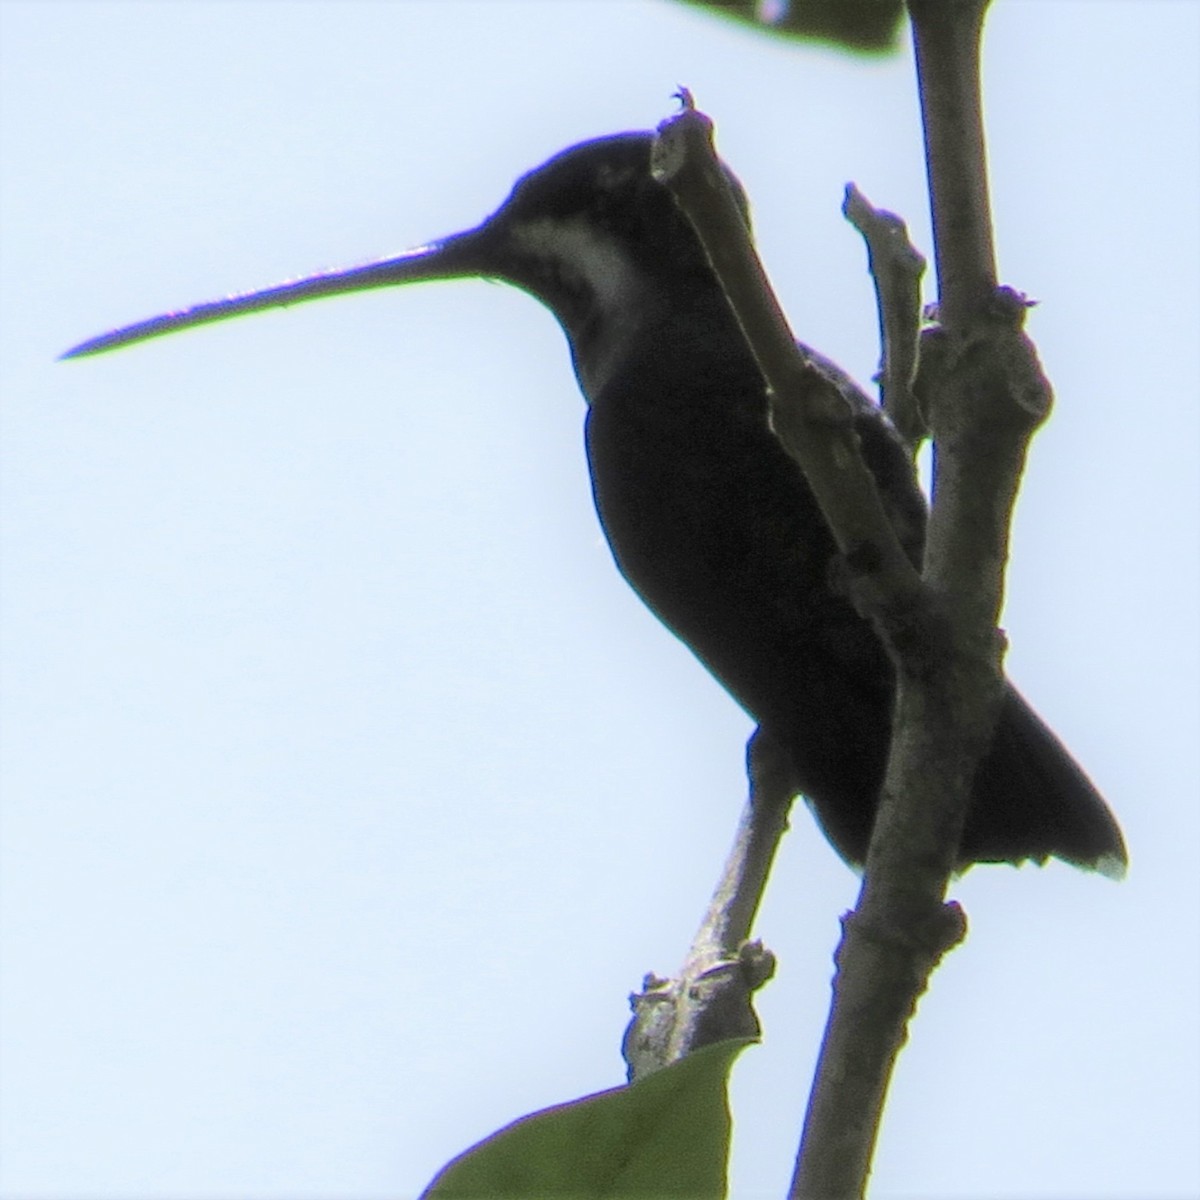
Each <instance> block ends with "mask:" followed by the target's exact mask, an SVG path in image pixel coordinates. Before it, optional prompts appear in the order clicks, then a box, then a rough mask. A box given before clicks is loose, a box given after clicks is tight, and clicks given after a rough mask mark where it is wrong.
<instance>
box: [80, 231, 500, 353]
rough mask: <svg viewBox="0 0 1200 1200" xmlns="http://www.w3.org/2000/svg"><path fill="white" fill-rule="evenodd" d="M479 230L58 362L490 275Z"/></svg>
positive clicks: (209, 307) (127, 332)
mask: <svg viewBox="0 0 1200 1200" xmlns="http://www.w3.org/2000/svg"><path fill="white" fill-rule="evenodd" d="M480 233H481V231H480V230H478V229H472V230H470V231H469V232H467V233H457V234H454V235H453V236H451V237H448V238H444V239H443V240H442V241H440V242H434V243H432V244H431V245H428V246H420V247H418V248H417V249H415V250H410V251H408V252H406V253H404V254H401V255H398V256H397V257H395V258H383V259H379V260H378V261H377V262H370V263H363V264H362V265H361V266H358V267H348V268H346V269H344V270H337V271H322V272H321V273H319V274H317V275H307V276H305V277H304V278H302V279H290V280H288V281H287V282H286V283H279V284H276V285H275V286H274V287H269V288H264V289H263V290H262V291H258V292H242V293H240V294H238V295H235V296H226V297H224V298H223V299H221V300H210V301H208V302H207V303H204V304H195V305H193V306H192V307H191V308H184V309H180V310H179V311H178V312H169V313H163V314H162V315H161V316H158V317H151V318H149V320H146V321H138V322H137V323H136V324H134V325H126V326H124V327H123V328H121V329H114V330H112V331H111V332H109V333H102V334H101V335H100V336H99V337H94V338H89V339H88V340H87V341H86V342H80V343H79V345H78V346H72V347H71V349H70V350H68V351H66V353H65V354H61V355H59V357H60V358H83V357H84V356H85V355H88V354H102V353H103V352H104V351H106V350H116V349H117V348H118V347H120V346H130V345H133V343H134V342H144V341H146V340H147V339H148V338H154V337H161V336H162V335H163V334H166V333H175V332H177V331H178V330H181V329H191V328H192V327H193V326H195V325H207V324H209V323H210V322H212V321H224V320H226V319H227V318H229V317H239V316H241V315H242V314H243V313H252V312H260V311H261V310H262V309H265V308H283V307H286V306H287V305H289V304H299V303H300V302H301V301H304V300H318V299H320V298H321V297H322V296H340V295H342V294H344V293H346V292H365V291H368V290H369V289H371V288H381V287H394V286H396V285H397V284H403V283H418V282H421V281H423V280H432V279H462V278H464V277H466V276H473V275H484V274H487V273H488V272H487V261H486V258H487V256H486V253H485V252H484V250H483V246H482V238H481V236H480Z"/></svg>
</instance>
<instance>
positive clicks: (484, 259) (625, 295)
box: [63, 132, 747, 390]
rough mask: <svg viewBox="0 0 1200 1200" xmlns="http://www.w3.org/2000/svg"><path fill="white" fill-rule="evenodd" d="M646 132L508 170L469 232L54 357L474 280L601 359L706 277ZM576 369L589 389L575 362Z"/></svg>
mask: <svg viewBox="0 0 1200 1200" xmlns="http://www.w3.org/2000/svg"><path fill="white" fill-rule="evenodd" d="M653 140H654V135H653V134H652V133H648V132H647V133H623V134H616V135H613V136H611V137H605V138H598V139H596V140H594V141H589V142H582V143H580V144H579V145H577V146H572V147H571V148H570V149H568V150H564V151H562V153H560V154H557V155H555V156H554V157H553V158H552V159H550V160H549V161H548V162H546V163H544V164H543V165H542V166H540V167H538V168H537V169H536V170H533V171H530V172H529V173H528V174H527V175H524V176H523V177H522V178H521V179H519V180H518V181H517V183H516V186H515V187H514V188H513V190H512V192H511V194H510V195H509V197H508V199H507V200H506V201H505V202H504V203H503V204H502V205H501V206H500V208H499V209H498V210H497V211H496V212H495V213H494V214H493V215H492V216H491V217H489V218H488V219H487V220H486V221H484V222H483V224H481V225H479V226H478V227H476V228H475V229H471V230H468V231H466V232H465V233H459V234H453V235H451V236H449V237H446V238H443V239H441V240H440V241H437V242H433V243H431V244H429V245H427V246H422V247H420V248H418V249H416V250H412V251H409V252H408V253H405V254H402V255H399V256H398V257H395V258H388V259H382V260H380V261H377V262H371V263H366V264H364V265H362V266H357V267H351V268H348V269H346V270H339V271H330V272H324V273H321V274H319V275H312V276H308V277H305V278H302V279H297V280H291V281H289V282H287V283H283V284H279V285H277V286H275V287H271V288H266V289H263V290H262V291H256V292H249V293H244V294H241V295H235V296H229V297H226V298H224V299H221V300H216V301H212V302H209V303H206V304H199V305H196V306H194V307H191V308H187V309H183V310H180V311H177V312H171V313H166V314H163V315H162V316H158V317H153V318H151V319H150V320H147V321H141V322H138V323H137V324H135V325H129V326H126V327H124V328H121V329H117V330H114V331H113V332H111V333H107V334H102V335H101V336H100V337H97V338H92V339H91V340H89V341H86V342H83V343H81V344H80V345H78V346H76V347H74V348H73V349H71V350H69V351H67V353H66V354H65V355H64V356H63V357H64V358H72V357H79V356H82V355H87V354H97V353H100V352H101V351H104V350H110V349H115V348H117V347H119V346H125V345H129V344H131V343H134V342H138V341H143V340H145V339H147V338H151V337H157V336H161V335H162V334H166V333H173V332H176V331H177V330H181V329H187V328H191V327H192V326H195V325H202V324H207V323H209V322H211V321H220V320H224V319H226V318H228V317H234V316H238V315H240V314H243V313H247V312H256V311H260V310H262V309H266V308H272V307H276V306H281V305H286V304H295V303H297V302H299V301H302V300H310V299H317V298H319V297H322V296H332V295H341V294H344V293H347V292H358V291H365V290H368V289H371V288H380V287H393V286H398V285H400V284H405V283H416V282H421V281H424V280H434V279H461V278H468V277H485V278H493V279H502V280H504V281H506V282H508V283H512V284H515V285H516V286H518V287H520V288H523V289H524V290H526V291H528V292H530V293H531V294H533V295H534V296H536V297H537V298H538V299H540V300H541V301H542V302H543V303H545V304H546V305H547V306H548V307H549V308H550V309H551V310H552V311H553V312H554V314H555V316H557V317H558V319H559V321H560V322H561V323H562V325H563V327H564V329H565V330H566V332H567V334H568V336H569V337H570V339H571V341H572V345H573V347H574V350H575V354H576V360H577V363H579V362H580V359H581V357H583V358H587V357H590V358H591V359H592V360H593V361H595V360H602V359H603V358H604V357H605V353H604V352H603V345H610V344H612V343H613V341H614V340H616V338H618V337H619V336H620V334H621V332H622V330H624V329H625V327H626V326H628V325H629V323H630V322H635V321H638V320H644V319H645V317H646V315H647V309H648V308H650V309H653V308H654V307H655V306H669V305H671V304H672V303H674V302H676V300H678V299H679V298H685V297H687V296H688V295H690V294H693V293H694V292H695V290H696V289H697V288H698V287H711V286H713V282H712V275H711V272H710V271H709V268H708V264H707V261H706V259H705V257H704V252H703V250H702V249H701V247H700V244H699V242H698V240H697V238H696V236H695V234H694V233H693V231H692V228H691V226H690V224H689V223H688V221H687V219H686V218H685V217H684V216H683V214H682V213H681V212H680V211H679V209H678V208H677V207H676V205H675V202H674V200H673V198H672V197H671V195H670V193H669V192H668V191H667V189H666V188H665V187H663V186H662V185H661V184H659V183H658V182H657V181H656V180H655V179H654V178H653V176H652V174H651V171H650V151H651V147H652V145H653ZM729 178H730V181H731V182H732V184H733V186H734V190H735V192H736V194H737V196H738V199H739V203H740V204H741V205H742V209H743V212H745V211H747V207H746V203H745V197H744V193H743V192H742V189H741V187H740V185H738V183H737V181H736V179H734V178H733V176H732V174H730V175H729ZM596 345H600V346H601V349H600V350H599V351H596V349H595V347H596ZM597 369H598V370H599V371H600V373H601V374H602V373H603V371H602V368H597ZM580 373H581V376H582V377H584V383H585V390H590V389H588V387H587V385H588V379H587V378H586V376H587V367H586V365H585V364H581V365H580ZM594 382H595V381H594V380H593V383H594Z"/></svg>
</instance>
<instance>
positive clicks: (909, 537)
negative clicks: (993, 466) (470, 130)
mask: <svg viewBox="0 0 1200 1200" xmlns="http://www.w3.org/2000/svg"><path fill="white" fill-rule="evenodd" d="M653 139H654V134H653V133H651V132H631V133H623V134H616V135H613V136H609V137H602V138H598V139H595V140H591V141H586V142H582V143H580V144H578V145H575V146H572V147H570V148H568V149H566V150H564V151H562V152H561V153H559V154H557V155H555V156H554V157H553V158H551V159H550V160H549V161H548V162H546V163H545V164H543V165H542V166H540V167H538V168H536V169H535V170H533V171H530V172H529V173H528V174H526V175H524V176H523V177H522V178H520V179H519V180H518V181H517V183H516V185H515V186H514V187H513V189H512V192H511V194H510V195H509V197H508V199H507V200H505V202H504V203H503V204H502V205H501V206H500V208H499V209H497V211H496V212H495V213H494V214H493V215H492V216H490V217H489V218H488V219H487V220H485V221H484V222H483V223H482V224H480V225H479V226H477V227H476V228H474V229H471V230H468V231H466V232H463V233H457V234H453V235H451V236H448V237H445V238H442V239H441V240H440V241H437V242H433V243H430V244H428V245H425V246H422V247H419V248H417V249H415V250H412V251H409V252H407V253H405V254H402V255H399V256H397V257H393V258H387V259H382V260H379V261H376V262H371V263H367V264H365V265H362V266H357V267H352V268H349V269H347V270H341V271H331V272H325V273H321V274H317V275H312V276H308V277H306V278H302V279H298V280H293V281H290V282H287V283H283V284H280V285H277V286H275V287H270V288H267V289H265V290H262V291H257V292H250V293H245V294H242V295H235V296H230V297H226V298H224V299H221V300H216V301H213V302H210V303H206V304H199V305H196V306H194V307H192V308H187V309H183V310H181V311H177V312H171V313H167V314H164V315H162V316H158V317H154V318H151V319H150V320H146V321H141V322H139V323H137V324H134V325H130V326H127V327H125V328H122V329H118V330H115V331H113V332H111V333H107V334H103V335H101V336H100V337H97V338H93V339H91V340H89V341H86V342H83V343H81V344H80V345H78V346H76V347H74V348H73V349H72V350H70V351H68V352H67V353H66V354H65V355H64V356H63V357H65V358H66V357H79V356H82V355H88V354H95V353H98V352H100V351H104V350H109V349H114V348H116V347H118V346H123V345H127V344H129V343H132V342H137V341H141V340H144V339H146V338H150V337H155V336H158V335H161V334H165V333H171V332H174V331H176V330H180V329H185V328H188V327H190V326H194V325H200V324H204V323H207V322H210V321H217V320H222V319H224V318H227V317H232V316H237V315H239V314H242V313H248V312H255V311H259V310H262V309H266V308H271V307H275V306H279V305H285V304H292V303H295V302H297V301H302V300H308V299H315V298H318V297H321V296H332V295H338V294H341V293H345V292H357V291H363V290H366V289H369V288H379V287H392V286H395V285H399V284H407V283H415V282H419V281H423V280H445V279H459V278H465V277H484V278H489V279H495V280H499V281H502V282H505V283H508V284H511V285H514V286H515V287H517V288H519V289H521V290H523V291H525V292H527V293H528V294H530V295H531V296H533V297H534V298H535V299H537V300H539V301H541V303H542V304H543V305H544V306H545V307H546V308H548V309H549V310H550V312H551V313H552V314H553V315H554V316H555V317H556V318H557V319H558V322H559V324H560V325H561V326H562V329H563V331H564V333H565V334H566V338H567V343H568V346H569V349H570V353H571V358H572V361H573V364H574V368H575V374H576V377H577V379H578V382H579V387H580V390H581V391H582V393H583V396H584V399H585V400H586V402H587V416H586V447H587V459H588V467H589V471H590V474H591V482H592V492H593V496H594V500H595V505H596V512H597V514H598V516H599V519H600V524H601V526H602V527H603V531H604V534H605V537H606V538H607V541H608V545H609V547H610V548H611V551H612V555H613V558H614V560H615V562H616V565H617V568H618V570H619V571H620V572H621V574H622V575H623V576H624V578H625V579H626V580H627V581H628V583H629V584H630V586H631V587H632V588H633V590H634V591H635V592H636V593H637V594H638V595H639V596H640V597H641V599H642V600H643V601H644V602H645V604H646V605H647V606H648V607H649V608H650V610H651V611H652V612H653V613H654V614H655V615H656V616H657V617H658V618H659V619H660V620H661V622H662V623H663V624H664V625H665V626H666V627H667V628H668V629H669V630H671V631H672V632H673V633H674V634H675V635H676V636H677V637H679V638H680V639H681V640H682V641H683V642H684V643H685V644H686V645H687V646H688V647H689V649H690V650H691V651H692V653H693V654H695V656H696V657H697V658H698V659H699V660H700V662H701V663H702V664H703V665H704V666H705V667H706V668H707V670H708V671H709V672H710V673H711V674H712V676H713V677H714V678H715V679H716V680H717V681H718V682H719V683H720V684H721V685H722V686H723V687H724V688H725V690H726V691H727V692H728V693H729V695H730V696H732V698H733V699H734V700H735V701H736V702H737V703H738V704H739V705H741V707H742V708H743V709H744V710H745V711H746V712H747V713H748V714H749V716H750V717H751V718H752V719H753V720H754V721H755V722H756V723H757V726H758V728H757V730H756V734H755V736H759V737H766V738H767V739H769V741H770V742H771V743H772V744H773V748H774V749H775V750H776V751H777V752H778V753H780V754H781V755H782V761H783V763H784V764H785V766H786V771H787V773H788V778H789V784H788V786H789V787H790V788H791V791H792V794H793V795H801V796H803V797H804V799H805V800H806V802H807V803H808V806H809V808H810V809H811V810H812V812H813V814H814V815H815V817H816V820H817V822H818V824H819V825H820V827H821V829H822V830H823V832H824V833H825V835H826V837H827V838H828V840H829V841H830V843H831V844H832V845H833V847H834V849H835V850H836V851H837V853H838V854H839V855H840V856H841V857H842V858H843V859H844V860H845V861H846V862H847V863H849V864H850V865H851V866H855V867H858V866H861V865H862V864H863V863H864V862H865V860H866V855H867V846H868V843H869V841H870V836H871V829H872V825H873V823H874V818H875V812H876V808H877V805H878V796H879V791H880V787H881V784H882V781H883V775H884V769H885V765H886V760H887V753H888V745H889V740H890V736H891V714H892V702H893V696H894V691H895V677H894V671H893V668H892V665H891V663H890V660H889V658H888V655H887V653H886V651H885V649H884V647H883V645H882V644H881V642H880V641H879V639H878V637H877V636H876V634H875V632H874V630H873V628H872V626H871V625H870V623H869V622H868V621H867V620H866V619H864V618H863V617H862V616H860V615H859V613H858V612H857V611H856V609H855V607H854V605H853V603H852V602H851V600H850V598H849V596H848V595H847V594H846V593H845V591H844V589H843V588H841V587H839V584H838V579H839V570H838V568H839V559H838V552H837V549H836V546H835V543H834V540H833V536H832V534H831V533H830V530H829V528H828V526H827V525H826V523H825V520H824V518H823V516H822V514H821V511H820V509H819V507H818V506H817V503H816V500H815V498H814V497H813V494H812V492H811V491H810V489H809V487H808V485H807V483H806V482H805V479H804V475H803V473H802V472H801V470H800V468H799V467H798V466H797V465H796V463H795V462H794V461H793V460H792V459H791V458H790V457H789V456H788V454H787V453H786V452H785V451H784V450H783V448H782V447H781V445H780V444H779V442H778V441H777V440H776V438H775V436H774V434H773V433H772V431H771V429H770V427H769V424H768V407H767V394H766V388H765V385H764V382H763V379H762V377H761V375H760V373H759V370H758V367H757V365H756V363H755V361H754V359H753V357H752V356H751V353H750V350H749V349H748V347H747V346H746V344H745V341H744V339H743V336H742V333H741V330H740V328H739V327H738V325H737V322H736V319H735V317H734V315H733V313H732V311H731V310H730V308H729V305H728V302H727V300H726V298H725V295H724V292H723V291H722V288H721V286H720V283H719V282H718V280H717V278H716V276H715V275H714V273H713V271H712V269H711V267H710V265H709V262H708V259H707V257H706V256H705V253H704V250H703V248H702V247H701V244H700V242H699V240H698V238H697V236H696V234H695V232H694V231H693V229H692V227H691V225H690V223H689V222H688V220H687V218H686V217H685V216H684V215H683V213H682V212H681V211H680V210H679V209H678V208H677V206H676V204H675V201H674V199H673V198H672V196H671V194H670V193H669V191H668V190H667V189H666V188H665V187H664V186H663V185H662V184H660V183H659V182H658V181H657V180H656V179H655V178H654V177H653V175H652V173H651V162H650V157H651V146H652V143H653ZM726 173H727V177H728V179H729V181H730V185H731V187H733V189H734V193H735V195H736V196H737V198H738V202H739V205H740V207H741V209H742V212H743V214H744V215H745V216H746V218H747V222H748V220H749V217H748V211H749V210H748V204H747V202H746V198H745V192H744V191H743V189H742V188H741V186H740V184H739V183H738V181H737V180H736V178H735V177H734V176H733V174H732V172H729V171H728V169H727V168H726ZM801 348H802V349H803V350H804V351H805V353H807V354H808V356H809V357H810V359H811V360H812V361H813V362H814V363H815V365H816V366H817V367H818V369H819V370H821V371H822V372H823V373H824V374H825V375H826V376H827V377H828V378H829V379H830V381H831V382H832V383H833V384H834V386H835V387H836V388H837V389H838V391H839V392H840V393H841V394H842V396H843V397H844V399H845V401H846V403H847V404H848V406H849V408H850V411H851V414H852V423H853V427H854V429H855V431H856V433H857V436H858V440H859V443H860V446H861V449H862V454H863V457H864V460H865V461H866V464H867V466H868V468H869V469H870V471H871V472H872V474H873V475H874V478H875V481H876V483H877V485H878V488H879V491H880V495H881V498H882V499H883V502H884V507H885V510H886V511H887V512H888V515H889V519H890V520H891V522H892V524H893V526H894V528H895V529H896V532H897V535H898V537H899V540H900V542H901V545H902V546H903V547H904V549H905V551H906V553H907V554H908V555H909V557H910V559H911V560H912V562H913V563H914V565H916V566H917V567H918V569H919V567H920V563H921V559H922V553H923V542H924V533H925V524H926V516H927V505H926V501H925V498H924V494H923V493H922V491H921V488H920V485H919V483H918V480H917V477H916V474H915V470H914V467H913V461H912V456H911V454H910V452H909V450H908V448H907V447H906V445H905V444H904V442H903V441H902V440H901V438H900V437H899V435H898V434H897V433H896V431H895V429H894V428H893V427H892V425H891V423H890V422H889V420H888V418H887V417H886V416H885V414H884V413H883V411H882V410H881V409H880V408H879V406H878V405H877V404H875V403H874V402H873V401H872V400H871V399H870V398H869V397H868V396H867V395H866V394H865V393H864V392H863V391H862V390H861V389H860V388H859V387H858V386H857V384H855V383H854V381H853V380H852V379H850V378H849V377H848V376H847V375H846V374H845V373H844V372H842V371H840V370H839V369H838V368H837V367H836V366H835V365H834V364H833V363H831V362H830V361H829V360H827V359H825V358H823V357H822V356H820V355H818V354H816V352H814V351H812V350H810V349H808V348H807V347H804V346H802V347H801ZM1051 857H1056V858H1059V859H1062V860H1064V861H1066V862H1068V863H1072V864H1074V865H1076V866H1079V867H1083V868H1089V869H1095V870H1099V871H1101V872H1103V873H1105V874H1108V875H1110V876H1114V877H1119V876H1120V875H1121V874H1122V873H1123V872H1124V868H1125V865H1126V862H1127V858H1126V852H1125V845H1124V842H1123V839H1122V836H1121V831H1120V829H1119V827H1118V825H1117V822H1116V820H1115V819H1114V817H1113V815H1112V813H1111V812H1110V811H1109V809H1108V807H1107V805H1106V804H1105V802H1104V800H1103V798H1102V797H1101V796H1100V794H1099V792H1098V791H1097V789H1096V788H1095V786H1094V785H1093V784H1092V783H1091V781H1090V780H1089V779H1088V777H1087V775H1086V774H1085V773H1084V771H1083V770H1082V768H1081V767H1079V766H1078V765H1077V764H1076V762H1075V761H1074V759H1073V758H1072V757H1071V755H1070V753H1069V752H1068V751H1067V749H1066V748H1065V747H1064V746H1063V744H1062V743H1061V742H1060V741H1059V740H1058V738H1057V737H1056V736H1055V735H1054V733H1053V732H1052V731H1051V730H1050V729H1049V728H1048V727H1047V726H1046V725H1045V724H1044V723H1043V722H1042V720H1041V719H1040V718H1039V717H1038V716H1037V715H1036V713H1035V712H1034V711H1033V709H1032V708H1030V706H1029V705H1028V704H1027V703H1026V701H1025V700H1024V699H1023V698H1022V697H1021V695H1020V694H1019V693H1018V692H1017V690H1016V689H1015V688H1014V687H1013V686H1012V684H1011V683H1007V682H1006V684H1005V689H1004V694H1003V699H1002V703H1001V708H1000V715H999V719H998V723H997V726H996V730H995V734H994V736H993V739H992V742H991V746H990V748H989V749H988V751H987V752H986V753H985V755H984V756H983V758H982V760H981V762H980V764H979V767H978V771H977V773H976V775H975V778H974V782H973V787H972V792H971V799H970V804H969V809H968V813H967V818H966V824H965V827H964V830H963V835H962V840H961V843H960V846H959V852H958V866H959V869H960V870H961V869H966V868H967V867H969V866H971V865H972V864H974V863H983V862H1010V863H1014V864H1019V863H1021V862H1024V861H1033V862H1036V863H1039V864H1041V863H1044V862H1045V861H1046V860H1047V859H1048V858H1051Z"/></svg>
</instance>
